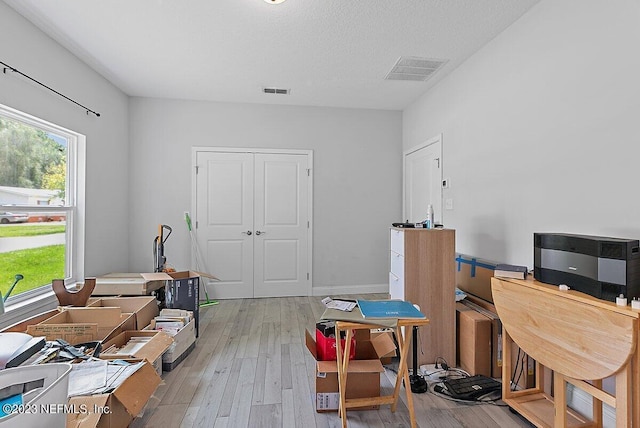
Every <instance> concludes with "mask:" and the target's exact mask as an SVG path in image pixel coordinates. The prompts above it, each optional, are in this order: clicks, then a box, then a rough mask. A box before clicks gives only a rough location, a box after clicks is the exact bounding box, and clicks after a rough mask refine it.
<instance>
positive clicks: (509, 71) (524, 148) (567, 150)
mask: <svg viewBox="0 0 640 428" xmlns="http://www.w3.org/2000/svg"><path fill="white" fill-rule="evenodd" d="M639 22H640V3H638V1H637V0H616V1H615V2H602V1H598V0H588V1H587V0H564V1H561V2H558V1H553V0H543V1H542V2H540V3H539V4H538V5H536V6H534V7H533V8H532V9H531V10H530V11H529V12H528V13H527V14H526V15H524V16H523V17H522V18H521V19H520V20H519V21H517V22H516V23H514V24H513V25H512V26H511V27H510V28H508V29H507V30H506V31H505V32H503V33H502V34H501V35H499V36H498V37H497V38H496V39H494V40H493V41H492V42H490V43H489V44H488V45H487V46H485V47H484V48H483V49H482V50H481V51H479V52H478V53H477V54H475V55H474V56H473V57H472V58H470V59H469V60H468V61H467V62H465V63H464V64H462V65H461V66H460V67H459V68H458V69H456V70H455V71H454V72H453V73H452V74H451V75H450V76H448V77H447V78H446V79H444V80H443V81H442V82H441V83H440V84H439V85H438V86H437V87H435V88H433V89H432V90H431V91H430V92H429V93H427V94H426V95H424V96H423V97H421V98H420V99H419V100H418V101H417V102H415V103H414V104H413V105H411V106H410V107H409V108H407V109H406V110H405V111H404V112H403V146H404V148H405V149H407V148H409V147H412V146H415V145H416V144H419V143H420V142H422V141H425V140H427V139H428V138H430V137H433V136H434V135H437V134H438V133H442V134H443V160H444V163H443V169H444V172H443V176H444V177H449V178H450V180H451V188H450V189H445V190H444V198H445V199H447V198H450V199H452V200H453V207H454V209H453V210H452V211H445V212H444V223H445V225H446V226H447V227H452V228H455V229H456V230H457V233H456V249H457V251H460V252H463V253H466V254H470V255H474V256H479V257H484V258H487V259H490V260H496V261H504V262H510V263H517V264H523V265H527V266H529V267H532V266H533V233H534V232H567V233H580V234H591V235H604V236H614V237H622V238H634V239H638V238H640V217H639V214H640V197H639V196H638V171H637V167H638V159H639V158H640V145H639V144H638V141H639V138H640V136H639V133H638V129H639V127H638V118H640V83H639V80H638V79H639V78H638V76H640V55H638V53H637V52H638V47H639V46H640V25H638V23H639Z"/></svg>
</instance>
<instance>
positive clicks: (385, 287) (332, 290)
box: [312, 283, 389, 296]
mask: <svg viewBox="0 0 640 428" xmlns="http://www.w3.org/2000/svg"><path fill="white" fill-rule="evenodd" d="M312 292H313V295H314V296H339V295H341V294H369V293H389V284H386V283H385V284H360V285H332V286H329V285H327V286H321V287H317V286H314V287H313V291H312Z"/></svg>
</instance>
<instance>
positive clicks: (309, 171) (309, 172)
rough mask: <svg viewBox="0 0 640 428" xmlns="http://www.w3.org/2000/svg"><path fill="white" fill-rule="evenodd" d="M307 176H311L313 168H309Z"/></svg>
mask: <svg viewBox="0 0 640 428" xmlns="http://www.w3.org/2000/svg"><path fill="white" fill-rule="evenodd" d="M307 177H311V168H307Z"/></svg>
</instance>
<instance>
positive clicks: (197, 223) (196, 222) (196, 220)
mask: <svg viewBox="0 0 640 428" xmlns="http://www.w3.org/2000/svg"><path fill="white" fill-rule="evenodd" d="M197 228H198V220H196V229H197Z"/></svg>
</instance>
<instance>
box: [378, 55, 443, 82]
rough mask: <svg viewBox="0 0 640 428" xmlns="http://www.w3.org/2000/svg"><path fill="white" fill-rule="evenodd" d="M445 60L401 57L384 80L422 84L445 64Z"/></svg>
mask: <svg viewBox="0 0 640 428" xmlns="http://www.w3.org/2000/svg"><path fill="white" fill-rule="evenodd" d="M447 61H448V60H446V59H435V58H420V57H417V56H401V57H400V58H399V59H398V61H397V62H396V64H395V65H394V66H393V68H392V69H391V71H390V72H389V74H387V76H386V77H385V80H416V81H419V82H424V81H425V80H427V79H429V78H430V77H431V76H432V75H433V74H435V72H436V71H438V70H439V69H440V67H442V66H443V65H444V64H446V63H447Z"/></svg>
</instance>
